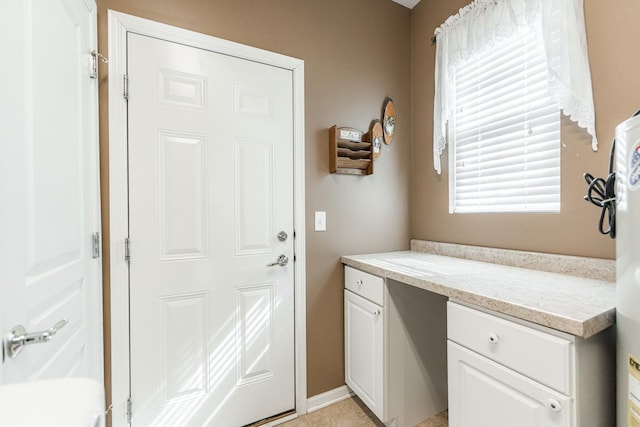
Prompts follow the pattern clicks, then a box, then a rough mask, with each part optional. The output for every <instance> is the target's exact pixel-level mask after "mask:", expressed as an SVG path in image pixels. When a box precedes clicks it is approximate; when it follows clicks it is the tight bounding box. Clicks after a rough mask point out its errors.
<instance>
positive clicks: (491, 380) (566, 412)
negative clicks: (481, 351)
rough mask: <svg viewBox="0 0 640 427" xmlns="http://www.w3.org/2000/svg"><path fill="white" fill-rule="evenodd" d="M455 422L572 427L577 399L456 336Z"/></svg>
mask: <svg viewBox="0 0 640 427" xmlns="http://www.w3.org/2000/svg"><path fill="white" fill-rule="evenodd" d="M447 358H448V370H449V426H450V427H514V426H518V427H571V426H572V425H574V424H573V422H572V415H571V414H572V413H573V409H572V405H573V402H572V399H570V398H569V397H566V396H564V395H562V394H560V393H558V392H556V391H553V390H551V389H549V388H547V387H545V386H543V385H541V384H539V383H537V382H535V381H532V380H531V379H529V378H527V377H524V376H522V375H520V374H518V373H516V372H514V371H511V370H510V369H507V368H505V367H503V366H502V365H499V364H497V363H495V362H493V361H491V360H489V359H487V358H485V357H483V356H480V355H478V354H477V353H474V352H472V351H470V350H468V349H466V348H464V347H461V346H459V345H458V344H455V343H453V342H451V341H449V342H448V346H447Z"/></svg>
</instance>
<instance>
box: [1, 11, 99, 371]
mask: <svg viewBox="0 0 640 427" xmlns="http://www.w3.org/2000/svg"><path fill="white" fill-rule="evenodd" d="M0 16H1V17H2V25H0V57H1V58H2V66H1V67H0V94H1V96H0V136H1V141H0V236H1V238H0V292H1V295H0V330H1V333H2V337H3V340H4V343H5V346H4V354H3V363H2V365H1V368H0V383H12V382H19V381H33V380H38V379H45V378H56V377H67V376H83V377H90V378H93V379H95V380H97V381H99V382H101V383H102V381H103V378H102V375H103V374H102V369H103V368H102V302H101V301H102V295H101V292H102V289H101V270H100V269H101V265H100V264H101V258H100V256H99V254H94V251H93V235H94V233H98V232H99V231H100V217H99V212H100V211H99V178H98V136H97V108H98V105H97V80H96V79H95V78H92V76H91V74H92V69H91V59H92V56H91V52H92V51H94V50H96V46H97V41H96V5H95V3H94V2H93V0H21V1H10V0H1V1H0ZM96 237H99V235H96ZM97 249H99V245H97ZM62 319H66V320H67V321H68V323H67V324H66V325H65V326H64V327H63V328H62V329H60V330H59V331H58V332H57V333H56V334H55V336H53V337H52V338H51V339H50V340H49V341H48V342H46V343H35V344H32V345H26V346H24V347H22V348H21V349H19V350H18V348H17V347H18V346H15V348H14V349H13V351H12V349H10V348H9V347H10V346H8V345H6V344H7V335H8V334H10V332H11V331H12V330H14V331H15V329H14V328H15V327H16V326H18V325H22V326H23V327H24V330H25V331H26V333H36V332H43V331H47V330H48V329H49V328H51V327H53V326H54V325H56V324H58V325H59V326H61V323H59V321H61V320H62ZM18 335H20V334H18ZM49 335H52V334H51V333H49ZM40 338H42V341H46V340H47V334H45V335H41V336H40ZM18 341H19V340H16V343H17V342H18ZM35 341H38V338H36V339H35ZM15 353H17V354H15ZM11 356H15V357H11Z"/></svg>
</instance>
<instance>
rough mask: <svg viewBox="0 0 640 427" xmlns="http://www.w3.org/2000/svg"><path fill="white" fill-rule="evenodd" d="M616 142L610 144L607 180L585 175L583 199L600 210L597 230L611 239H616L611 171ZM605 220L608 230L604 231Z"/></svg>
mask: <svg viewBox="0 0 640 427" xmlns="http://www.w3.org/2000/svg"><path fill="white" fill-rule="evenodd" d="M615 152H616V140H615V139H614V140H613V142H612V143H611V153H610V154H609V175H607V179H602V178H594V177H593V175H591V174H590V173H588V172H587V173H585V174H584V175H583V176H584V179H585V181H587V185H588V187H587V194H586V195H585V196H584V199H585V200H587V201H589V202H591V203H593V204H594V205H596V206H598V207H599V208H601V209H602V210H601V212H600V221H599V222H598V230H600V233H602V234H608V235H609V237H611V238H612V239H615V238H616V173H615V172H614V170H613V162H614V160H615ZM605 218H606V221H607V226H608V228H607V229H605V228H604V227H605V225H604V224H605Z"/></svg>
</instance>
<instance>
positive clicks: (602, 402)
mask: <svg viewBox="0 0 640 427" xmlns="http://www.w3.org/2000/svg"><path fill="white" fill-rule="evenodd" d="M447 305H448V307H447V336H448V344H447V349H448V372H449V427H513V426H519V427H543V426H544V427H547V426H548V427H608V426H613V425H614V424H615V417H614V408H613V405H612V403H613V399H612V398H611V397H612V396H613V392H614V389H613V388H614V384H613V381H612V379H613V378H615V377H614V374H613V370H612V369H611V367H613V366H615V365H614V363H613V357H614V354H613V349H614V348H615V347H614V346H613V341H612V334H611V332H610V331H605V332H602V333H600V334H598V335H596V336H594V337H592V338H590V339H588V340H584V339H581V338H577V337H574V336H572V335H568V334H565V333H562V332H558V331H554V330H551V329H549V328H544V327H542V326H539V325H534V324H530V323H527V322H524V321H521V320H517V319H513V318H510V317H508V316H505V315H500V314H498V313H493V312H491V313H490V312H488V311H485V310H477V309H475V308H471V307H468V306H464V305H460V304H457V303H452V302H449V303H448V304H447Z"/></svg>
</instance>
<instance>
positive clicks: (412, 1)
mask: <svg viewBox="0 0 640 427" xmlns="http://www.w3.org/2000/svg"><path fill="white" fill-rule="evenodd" d="M393 1H394V2H396V3H399V4H401V5H403V6H404V7H408V8H409V9H413V6H415V5H417V4H418V2H419V1H420V0H393Z"/></svg>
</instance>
